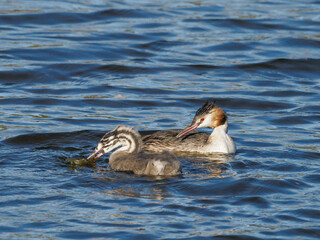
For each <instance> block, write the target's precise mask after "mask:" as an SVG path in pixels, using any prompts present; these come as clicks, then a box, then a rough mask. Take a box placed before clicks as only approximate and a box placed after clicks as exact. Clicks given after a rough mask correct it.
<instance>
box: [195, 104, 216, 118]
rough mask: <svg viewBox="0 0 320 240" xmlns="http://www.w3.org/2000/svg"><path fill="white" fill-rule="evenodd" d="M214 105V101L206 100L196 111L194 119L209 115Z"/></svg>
mask: <svg viewBox="0 0 320 240" xmlns="http://www.w3.org/2000/svg"><path fill="white" fill-rule="evenodd" d="M215 103H216V101H213V100H208V101H207V102H206V103H205V104H204V105H203V106H202V107H201V108H199V109H198V111H197V112H196V115H195V117H196V116H201V115H205V114H208V113H210V112H211V110H213V109H214V108H215V107H216V105H215Z"/></svg>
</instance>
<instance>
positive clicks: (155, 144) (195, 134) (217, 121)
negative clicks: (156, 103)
mask: <svg viewBox="0 0 320 240" xmlns="http://www.w3.org/2000/svg"><path fill="white" fill-rule="evenodd" d="M203 127H211V128H214V130H213V132H212V133H211V134H209V133H204V132H199V131H196V130H195V129H196V128H203ZM142 141H143V149H144V150H146V151H151V152H159V151H163V150H169V151H172V152H175V153H178V152H198V153H201V154H208V153H227V154H233V153H235V152H236V146H235V144H234V142H233V140H232V138H231V137H230V136H229V135H228V120H227V115H226V113H225V112H224V111H223V110H222V109H221V108H219V107H217V106H216V105H215V102H214V101H208V102H206V103H205V104H204V105H203V106H202V107H201V108H199V109H198V111H197V112H196V114H195V116H194V118H193V121H192V123H191V125H190V126H188V127H187V128H185V129H183V130H166V131H158V132H155V133H153V134H151V135H147V136H145V137H143V138H142Z"/></svg>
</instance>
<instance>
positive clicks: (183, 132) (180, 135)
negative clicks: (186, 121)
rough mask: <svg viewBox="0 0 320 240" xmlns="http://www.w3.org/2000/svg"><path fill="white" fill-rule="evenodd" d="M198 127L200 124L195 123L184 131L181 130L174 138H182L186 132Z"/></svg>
mask: <svg viewBox="0 0 320 240" xmlns="http://www.w3.org/2000/svg"><path fill="white" fill-rule="evenodd" d="M199 125H200V123H195V124H193V125H191V126H189V127H186V128H185V129H183V130H182V131H181V132H180V133H179V134H178V135H177V136H176V137H177V138H179V137H182V136H183V135H185V134H187V133H188V132H191V131H192V130H194V129H196V128H198V127H199Z"/></svg>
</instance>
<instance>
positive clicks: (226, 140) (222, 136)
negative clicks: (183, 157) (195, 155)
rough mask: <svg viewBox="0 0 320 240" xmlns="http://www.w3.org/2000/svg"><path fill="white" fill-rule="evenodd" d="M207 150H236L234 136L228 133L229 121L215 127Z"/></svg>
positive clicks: (224, 151) (226, 151) (231, 151)
mask: <svg viewBox="0 0 320 240" xmlns="http://www.w3.org/2000/svg"><path fill="white" fill-rule="evenodd" d="M207 151H209V152H221V153H235V152H236V146H235V144H234V142H233V140H232V138H231V137H230V136H229V135H228V121H226V122H225V123H224V124H223V125H220V126H218V127H216V128H214V130H213V131H212V133H211V135H210V137H209V139H208V146H207Z"/></svg>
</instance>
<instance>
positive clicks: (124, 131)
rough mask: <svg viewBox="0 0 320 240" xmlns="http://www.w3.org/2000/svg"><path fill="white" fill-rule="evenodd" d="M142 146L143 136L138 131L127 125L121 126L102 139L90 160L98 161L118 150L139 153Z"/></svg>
mask: <svg viewBox="0 0 320 240" xmlns="http://www.w3.org/2000/svg"><path fill="white" fill-rule="evenodd" d="M141 146H142V140H141V135H140V133H139V132H138V131H137V130H135V129H134V128H132V127H129V126H126V125H119V126H117V127H116V128H115V129H113V130H112V131H110V132H107V133H106V134H105V135H104V136H103V137H102V138H101V140H100V141H99V143H98V145H97V147H96V148H95V150H94V152H93V153H92V154H91V155H90V156H89V157H88V159H98V158H99V157H101V156H102V155H103V154H105V153H108V152H111V151H112V150H114V149H116V148H119V150H121V151H125V152H127V153H138V152H140V151H141Z"/></svg>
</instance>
